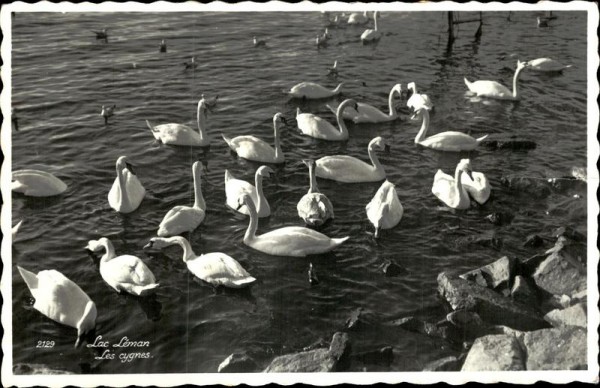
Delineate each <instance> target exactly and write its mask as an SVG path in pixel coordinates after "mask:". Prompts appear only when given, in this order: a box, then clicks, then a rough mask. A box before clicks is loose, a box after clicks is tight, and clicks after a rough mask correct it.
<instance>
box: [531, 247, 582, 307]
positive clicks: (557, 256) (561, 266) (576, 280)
mask: <svg viewBox="0 0 600 388" xmlns="http://www.w3.org/2000/svg"><path fill="white" fill-rule="evenodd" d="M547 253H549V254H550V255H549V256H548V257H547V258H546V259H545V260H544V261H542V263H541V264H540V265H539V266H538V267H537V269H536V271H535V272H534V274H533V276H532V277H533V279H534V280H535V283H536V285H537V286H538V287H539V288H540V289H542V290H544V291H546V292H548V293H550V294H555V295H568V296H571V295H573V294H576V293H577V292H580V291H582V290H584V289H586V288H587V282H586V272H585V268H584V267H583V265H582V264H581V256H580V255H578V254H577V253H578V249H576V248H574V247H572V246H571V244H570V243H569V241H568V240H567V239H566V238H565V237H564V236H561V237H559V238H558V240H557V242H556V245H555V246H554V248H552V249H550V250H548V252H547Z"/></svg>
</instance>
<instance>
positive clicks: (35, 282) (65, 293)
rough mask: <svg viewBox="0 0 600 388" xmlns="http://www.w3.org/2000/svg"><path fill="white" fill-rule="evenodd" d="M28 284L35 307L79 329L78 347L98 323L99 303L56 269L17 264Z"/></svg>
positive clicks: (48, 315)
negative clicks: (23, 266) (36, 271)
mask: <svg viewBox="0 0 600 388" xmlns="http://www.w3.org/2000/svg"><path fill="white" fill-rule="evenodd" d="M17 269H18V270H19V273H20V274H21V277H22V278H23V280H24V281H25V283H26V284H27V288H29V291H30V292H31V295H33V298H34V299H35V303H34V304H33V308H34V309H36V310H37V311H39V312H40V313H42V314H43V315H45V316H46V317H48V318H50V319H52V320H53V321H55V322H58V323H62V324H63V325H67V326H70V327H73V328H75V329H77V341H76V342H75V347H79V345H80V344H81V342H82V341H83V340H84V339H85V336H86V335H87V334H88V333H90V332H92V331H93V330H94V328H95V326H96V315H97V310H96V304H95V303H94V302H93V301H92V300H91V299H90V297H89V296H88V295H87V294H86V293H85V292H84V291H83V290H82V289H81V288H80V287H79V286H78V285H77V284H76V283H75V282H73V281H72V280H70V279H69V278H67V277H66V276H65V275H63V274H62V273H60V272H58V271H56V270H53V269H51V270H43V271H40V272H38V273H37V275H36V274H34V273H33V272H30V271H27V270H26V269H23V268H21V267H19V266H17Z"/></svg>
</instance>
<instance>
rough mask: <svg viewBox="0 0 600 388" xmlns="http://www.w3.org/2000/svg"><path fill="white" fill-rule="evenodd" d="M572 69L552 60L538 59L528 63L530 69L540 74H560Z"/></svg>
mask: <svg viewBox="0 0 600 388" xmlns="http://www.w3.org/2000/svg"><path fill="white" fill-rule="evenodd" d="M570 67H572V65H563V64H562V63H560V62H559V61H556V60H554V59H551V58H537V59H532V60H530V61H527V68H528V69H531V70H533V71H539V72H548V73H558V72H561V71H563V70H565V69H568V68H570Z"/></svg>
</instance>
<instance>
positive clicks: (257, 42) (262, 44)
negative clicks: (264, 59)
mask: <svg viewBox="0 0 600 388" xmlns="http://www.w3.org/2000/svg"><path fill="white" fill-rule="evenodd" d="M252 43H253V44H254V47H266V46H267V42H266V41H265V40H258V39H256V36H254V37H252Z"/></svg>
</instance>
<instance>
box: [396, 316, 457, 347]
mask: <svg viewBox="0 0 600 388" xmlns="http://www.w3.org/2000/svg"><path fill="white" fill-rule="evenodd" d="M391 325H393V326H396V327H399V328H401V329H404V330H406V331H410V332H413V333H420V334H425V335H427V336H429V337H436V338H443V339H445V340H447V341H450V342H454V343H460V342H461V341H462V336H461V333H460V332H459V330H458V329H457V328H456V327H455V326H454V325H452V324H451V323H450V322H448V321H445V320H444V321H442V322H439V323H432V322H425V321H422V320H420V319H417V318H415V317H405V318H401V319H397V320H395V321H393V322H391Z"/></svg>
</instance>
